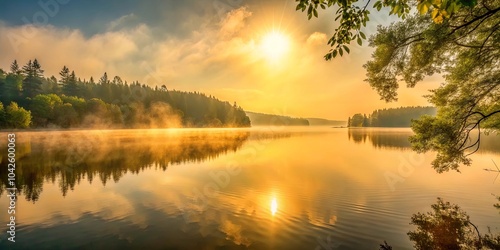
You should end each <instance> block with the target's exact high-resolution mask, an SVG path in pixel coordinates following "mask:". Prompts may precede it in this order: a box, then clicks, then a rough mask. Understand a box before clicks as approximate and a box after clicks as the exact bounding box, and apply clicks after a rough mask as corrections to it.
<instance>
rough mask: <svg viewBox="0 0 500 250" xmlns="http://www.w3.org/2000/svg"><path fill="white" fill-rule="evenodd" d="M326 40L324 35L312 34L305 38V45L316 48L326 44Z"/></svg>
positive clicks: (319, 33)
mask: <svg viewBox="0 0 500 250" xmlns="http://www.w3.org/2000/svg"><path fill="white" fill-rule="evenodd" d="M327 40H328V39H327V38H326V34H325V33H321V32H314V33H312V34H311V35H310V36H309V37H308V38H307V44H309V45H313V46H316V45H321V44H326V41H327Z"/></svg>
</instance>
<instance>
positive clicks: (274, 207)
mask: <svg viewBox="0 0 500 250" xmlns="http://www.w3.org/2000/svg"><path fill="white" fill-rule="evenodd" d="M276 212H278V201H277V200H276V197H274V198H273V200H272V201H271V214H272V215H273V216H274V215H275V214H276Z"/></svg>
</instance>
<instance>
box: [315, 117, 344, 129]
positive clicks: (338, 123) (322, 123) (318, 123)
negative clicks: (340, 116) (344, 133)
mask: <svg viewBox="0 0 500 250" xmlns="http://www.w3.org/2000/svg"><path fill="white" fill-rule="evenodd" d="M306 119H307V120H308V121H309V125H310V126H335V127H344V126H346V124H347V122H346V121H336V120H328V119H322V118H306Z"/></svg>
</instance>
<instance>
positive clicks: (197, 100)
mask: <svg viewBox="0 0 500 250" xmlns="http://www.w3.org/2000/svg"><path fill="white" fill-rule="evenodd" d="M43 72H44V71H43V69H42V67H41V65H40V63H39V62H38V60H36V59H35V60H33V61H31V60H30V61H29V62H27V63H26V65H25V66H23V67H22V68H21V67H20V66H19V65H18V63H17V61H14V62H13V63H12V65H11V68H10V72H5V71H4V70H2V69H0V128H47V127H56V128H57V127H62V128H74V127H84V128H88V127H91V128H97V127H107V128H109V127H115V128H167V127H249V126H250V119H249V118H248V117H247V116H246V114H245V111H244V110H243V109H242V108H241V107H239V106H238V105H237V104H236V103H234V104H230V103H229V102H223V101H221V100H219V99H217V98H215V97H213V96H206V95H205V94H203V93H198V92H183V91H177V90H168V89H167V87H166V86H165V85H162V86H161V87H158V86H156V87H151V86H147V85H145V84H141V83H139V82H137V81H135V82H132V83H130V84H129V83H127V81H124V80H122V79H121V78H120V77H119V76H115V77H113V78H112V79H111V78H108V75H107V74H106V73H104V74H103V76H102V77H101V78H100V79H99V80H98V81H95V80H94V79H93V78H92V77H91V78H90V79H89V80H85V79H84V80H81V79H80V78H78V77H77V76H76V74H75V72H74V71H72V70H70V69H69V68H67V67H66V66H64V67H63V68H62V70H61V71H60V73H59V79H57V78H56V77H54V76H51V77H45V76H44V75H43Z"/></svg>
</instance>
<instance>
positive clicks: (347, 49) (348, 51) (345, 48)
mask: <svg viewBox="0 0 500 250" xmlns="http://www.w3.org/2000/svg"><path fill="white" fill-rule="evenodd" d="M344 50H345V51H346V52H347V54H349V53H351V50H350V49H349V47H347V46H346V45H344Z"/></svg>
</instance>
